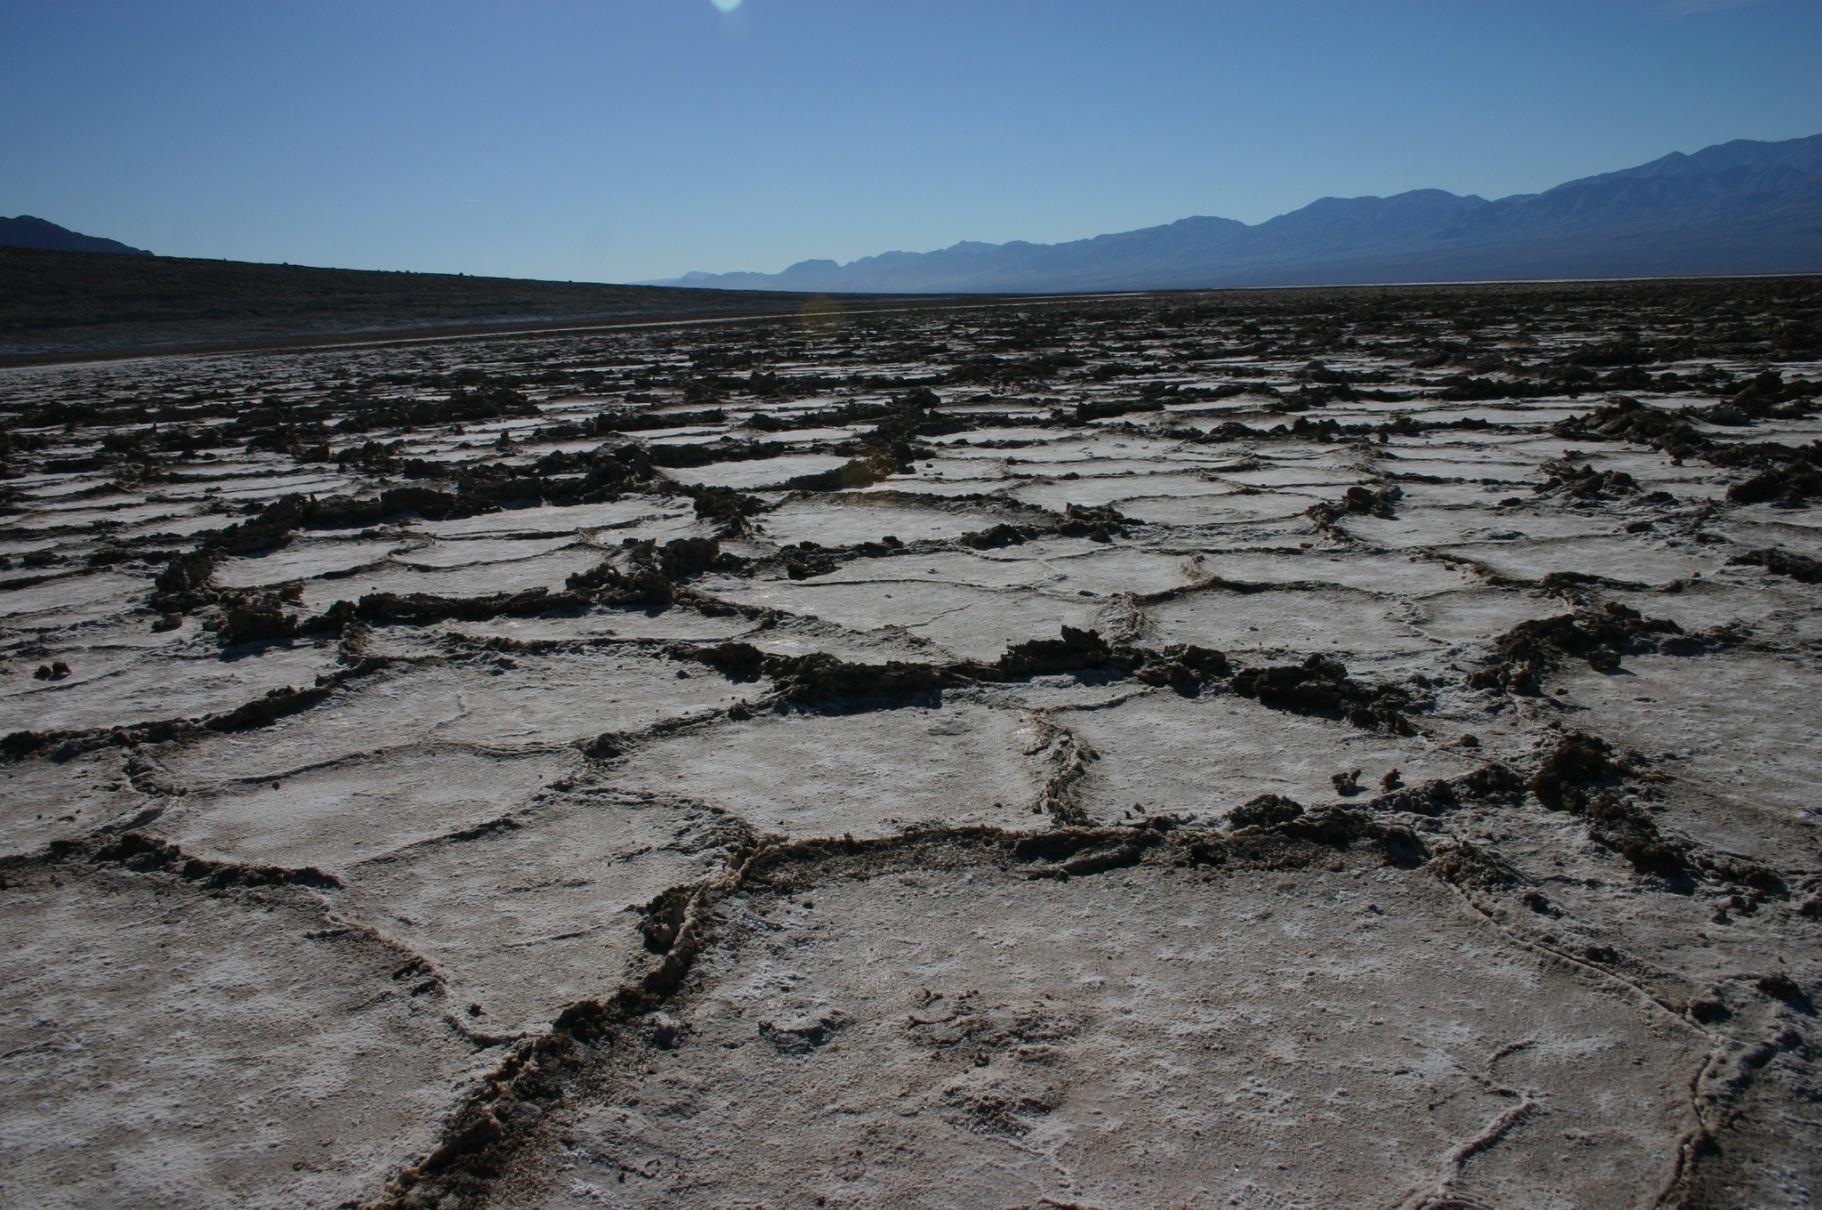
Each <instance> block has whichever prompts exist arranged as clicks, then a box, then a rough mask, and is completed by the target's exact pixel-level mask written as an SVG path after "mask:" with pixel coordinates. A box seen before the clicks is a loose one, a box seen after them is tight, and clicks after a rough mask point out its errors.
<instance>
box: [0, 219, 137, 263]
mask: <svg viewBox="0 0 1822 1210" xmlns="http://www.w3.org/2000/svg"><path fill="white" fill-rule="evenodd" d="M0 244H5V245H7V246H8V247H12V248H49V249H51V250H52V251H54V252H121V253H127V254H129V255H131V256H150V255H152V254H151V253H150V252H147V251H146V250H145V249H144V248H130V247H128V246H127V245H125V244H123V243H121V242H120V241H119V240H117V239H103V238H101V237H100V236H99V235H83V234H82V233H80V232H77V231H71V230H70V229H69V228H68V227H59V226H58V225H57V224H56V223H53V222H49V221H47V220H45V219H41V218H33V217H32V216H31V215H29V214H21V215H20V216H19V217H18V218H0Z"/></svg>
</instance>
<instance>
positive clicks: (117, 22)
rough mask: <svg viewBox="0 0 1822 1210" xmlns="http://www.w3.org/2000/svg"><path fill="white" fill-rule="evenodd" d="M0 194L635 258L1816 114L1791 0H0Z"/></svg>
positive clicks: (951, 232)
mask: <svg viewBox="0 0 1822 1210" xmlns="http://www.w3.org/2000/svg"><path fill="white" fill-rule="evenodd" d="M0 31H3V32H0V131H3V132H4V133H3V134H0V214H22V213H23V214H36V215H38V216H40V217H42V218H47V219H50V220H51V221H53V222H58V223H62V224H63V225H65V226H67V227H72V228H75V229H76V230H79V231H84V232H87V233H90V234H94V235H105V236H109V237H112V238H115V239H121V240H125V241H126V242H128V243H130V244H135V245H138V246H141V247H147V248H151V249H152V250H154V251H156V252H161V253H166V254H170V255H182V256H216V257H229V258H233V259H238V260H262V261H289V262H292V263H294V264H317V265H338V266H349V267H357V268H383V269H427V270H445V271H452V272H454V271H461V272H468V273H483V274H504V275H514V276H529V277H548V278H565V279H569V278H573V279H576V280H595V281H630V280H639V279H645V278H654V277H665V276H673V275H676V274H679V273H682V272H684V271H685V270H689V269H708V270H715V271H724V270H731V269H758V270H767V271H771V270H777V269H781V268H783V267H784V266H785V265H787V264H789V263H790V262H792V261H795V260H799V259H802V258H805V257H811V256H827V257H833V258H835V259H837V260H843V261H845V260H851V259H853V258H855V257H858V256H863V255H867V254H869V253H874V252H882V251H886V250H888V249H895V248H896V249H906V250H913V251H924V250H928V249H931V248H938V247H942V246H945V245H947V244H951V243H954V242H955V241H957V240H961V239H980V240H988V241H994V242H998V241H1003V240H1009V239H1030V240H1037V241H1042V242H1051V241H1055V240H1062V239H1074V238H1079V237H1082V236H1087V235H1094V234H1098V233H1101V232H1107V231H1122V230H1129V229H1131V228H1134V227H1142V226H1149V225H1152V224H1155V223H1162V222H1169V221H1171V220H1174V219H1178V218H1183V217H1185V216H1188V215H1192V214H1214V215H1222V216H1225V217H1229V218H1238V219H1241V220H1244V221H1246V222H1257V221H1260V220H1262V219H1265V218H1268V217H1270V216H1271V215H1273V214H1277V213H1280V212H1282V211H1285V210H1290V209H1294V208H1296V207H1298V206H1301V205H1303V204H1305V203H1306V202H1309V201H1311V200H1313V199H1315V198H1317V197H1320V196H1323V195H1325V194H1332V195H1342V196H1353V195H1359V194H1386V193H1396V192H1399V191H1402V190H1405V189H1412V188H1420V187H1431V186H1434V187H1440V188H1444V189H1449V190H1453V191H1455V192H1458V193H1479V194H1481V195H1483V196H1487V197H1497V196H1501V195H1504V194H1508V193H1518V192H1532V191H1536V190H1538V189H1542V188H1546V187H1548V186H1550V185H1553V184H1556V183H1558V182H1560V181H1563V180H1567V179H1570V178H1573V177H1577V176H1585V175H1588V174H1590V173H1595V172H1602V171H1607V170H1610V169H1614V168H1620V167H1625V166H1628V165H1631V164H1635V163H1640V162H1643V161H1645V160H1649V159H1654V158H1656V157H1657V156H1659V155H1662V154H1664V153H1666V152H1669V151H1673V150H1678V151H1695V150H1697V149H1699V148H1701V147H1704V146H1707V145H1708V144H1711V143H1717V142H1724V141H1726V140H1728V139H1733V138H1758V139H1786V138H1795V137H1799V136H1803V135H1809V134H1816V133H1822V69H1819V68H1818V63H1822V2H1818V0H1744V2H1743V0H1573V2H1558V0H1245V2H1240V0H1175V2H1166V0H1049V2H1047V3H1040V2H1037V0H738V2H737V0H578V2H575V3H557V2H539V0H519V2H518V3H512V4H508V3H504V2H501V3H482V2H479V0H434V2H433V0H360V2H350V0H292V2H290V3H278V2H277V0H223V2H220V3H213V2H210V3H204V2H197V0H130V2H126V3H113V2H101V0H0Z"/></svg>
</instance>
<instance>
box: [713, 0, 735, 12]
mask: <svg viewBox="0 0 1822 1210" xmlns="http://www.w3.org/2000/svg"><path fill="white" fill-rule="evenodd" d="M709 3H710V4H713V5H714V6H715V7H716V8H718V9H720V10H721V11H722V12H724V13H731V12H733V11H734V10H735V9H737V8H739V7H740V3H741V0H709Z"/></svg>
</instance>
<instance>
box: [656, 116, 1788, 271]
mask: <svg viewBox="0 0 1822 1210" xmlns="http://www.w3.org/2000/svg"><path fill="white" fill-rule="evenodd" d="M1815 271H1822V135H1814V136H1811V137H1810V138H1806V139H1791V140H1788V141H1786V142H1781V143H1761V142H1754V141H1751V140H1748V139H1740V140H1736V141H1735V142H1731V143H1722V144H1720V145H1718V146H1715V147H1709V148H1707V149H1705V150H1703V151H1698V152H1696V153H1695V154H1694V155H1684V154H1682V153H1681V152H1674V153H1672V154H1670V155H1667V156H1664V157H1663V158H1662V159H1658V160H1653V161H1651V162H1650V163H1649V164H1641V165H1639V166H1637V167H1636V168H1626V169H1622V170H1620V171H1618V172H1609V173H1604V174H1602V175H1600V176H1591V177H1584V178H1582V179H1581V180H1576V181H1568V182H1566V183H1564V184H1561V185H1558V186H1556V187H1555V188H1554V189H1550V190H1547V191H1546V192H1543V193H1527V194H1517V195H1514V196H1512V197H1506V198H1499V199H1498V200H1495V201H1488V200H1487V199H1485V198H1482V197H1475V196H1468V197H1457V196H1456V195H1455V194H1452V193H1447V192H1445V191H1443V190H1440V189H1418V190H1414V191H1412V192H1410V193H1401V194H1398V195H1397V196H1395V197H1384V198H1381V197H1356V198H1334V197H1327V198H1323V199H1321V200H1320V201H1315V202H1311V203H1310V204H1309V205H1307V206H1305V207H1303V208H1302V209H1301V210H1294V211H1292V212H1291V213H1289V214H1281V215H1279V216H1278V217H1277V218H1273V219H1268V220H1267V221H1265V222H1263V223H1259V224H1257V225H1255V226H1248V225H1246V224H1244V223H1238V222H1235V221H1234V220H1232V219H1224V218H1186V219H1181V220H1179V221H1177V222H1174V223H1170V224H1168V225H1166V226H1162V227H1146V228H1143V229H1141V230H1138V231H1125V232H1121V233H1119V234H1117V235H1097V236H1095V237H1094V238H1093V239H1084V240H1075V241H1072V242H1070V243H1064V244H1030V243H1024V242H1019V241H1015V242H1013V243H1009V244H982V243H972V242H964V243H960V244H956V245H955V246H953V247H950V248H944V249H942V250H941V251H937V252H922V253H918V252H886V253H883V254H881V255H879V256H868V257H863V258H862V259H860V260H857V261H853V262H851V263H849V264H846V265H838V264H836V263H835V262H834V261H831V260H807V261H800V262H799V263H797V264H795V265H792V266H791V267H790V268H788V269H786V270H784V272H782V273H700V272H699V273H690V274H686V275H685V276H683V277H681V278H674V279H670V280H668V281H664V282H659V283H653V284H659V285H675V286H711V287H715V288H718V289H763V290H807V291H830V292H837V291H841V292H848V291H853V292H870V291H887V292H893V293H904V292H917V291H940V292H945V293H951V292H971V291H980V292H1000V291H1007V292H1011V291H1068V290H1135V289H1170V288H1189V287H1197V286H1273V285H1310V284H1324V283H1345V282H1400V281H1404V282H1409V281H1457V280H1462V281H1476V280H1479V281H1484V280H1497V279H1504V278H1539V277H1630V276H1661V275H1675V274H1710V273H1796V272H1815Z"/></svg>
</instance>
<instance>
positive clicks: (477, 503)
mask: <svg viewBox="0 0 1822 1210" xmlns="http://www.w3.org/2000/svg"><path fill="white" fill-rule="evenodd" d="M1818 315H1822V287H1818V286H1817V285H1816V284H1815V283H1814V282H1811V281H1797V280H1791V281H1778V280H1753V281H1746V280H1742V281H1708V282H1691V283H1678V284H1673V285H1661V284H1660V285H1643V284H1640V285H1627V284H1608V285H1598V284H1588V285H1560V286H1530V287H1492V286H1490V287H1462V288H1409V289H1381V288H1374V289H1361V290H1308V291H1274V292H1267V293H1257V294H1243V293H1227V294H1208V295H1178V296H1169V297H1139V296H1135V297H1130V298H1120V299H1106V300H1075V301H1059V300H1033V301H1031V302H1029V303H1012V304H1006V305H1000V306H993V307H984V308H977V309H970V310H957V311H943V310H939V309H925V310H917V311H906V312H902V313H896V314H894V313H884V312H882V313H877V314H866V315H850V316H848V317H847V318H846V319H845V320H843V321H840V322H834V321H830V320H828V319H826V317H819V318H818V319H817V320H816V322H815V323H814V324H811V325H806V324H804V323H802V322H800V321H798V320H797V319H794V318H788V317H786V318H773V319H756V320H753V321H750V322H744V323H732V324H717V325H714V326H706V325H705V326H702V327H697V328H664V329H658V328H654V329H629V330H624V331H617V332H605V331H597V332H581V333H567V334H546V335H519V336H510V337H508V336H494V337H484V338H474V339H465V340H458V341H446V342H440V343H434V344H424V345H416V346H389V347H365V348H361V347H351V348H342V349H327V350H316V351H293V352H263V353H238V354H217V355H209V356H192V357H167V358H155V359H142V360H137V361H132V362H122V363H118V364H110V363H106V362H94V363H89V364H84V365H80V366H65V367H39V368H13V369H6V370H0V456H3V457H4V471H3V472H0V735H3V736H4V738H3V739H0V837H3V847H0V853H3V854H4V856H0V908H3V909H4V910H3V911H0V930H4V933H3V935H4V938H5V940H6V945H5V947H4V950H5V959H4V964H5V976H6V979H7V985H8V987H9V988H10V989H11V990H12V994H11V995H9V996H8V997H7V998H6V1001H5V1003H4V1005H0V1077H4V1078H5V1079H6V1080H7V1082H8V1086H9V1087H10V1088H12V1089H13V1090H14V1091H15V1095H14V1096H12V1097H10V1098H8V1099H7V1101H6V1103H5V1105H4V1107H3V1108H0V1203H4V1204H7V1205H22V1206H23V1205H72V1206H73V1205H84V1206H89V1205H121V1206H126V1205H133V1206H186V1207H187V1206H215V1205H219V1206H238V1205H270V1206H339V1205H368V1206H376V1207H379V1206H385V1207H406V1206H451V1207H455V1206H498V1207H546V1206H640V1205H659V1204H665V1205H683V1204H692V1205H695V1204H700V1205H718V1206H736V1205H739V1206H750V1205H768V1206H788V1205H827V1206H886V1205H893V1206H899V1205H918V1206H957V1207H961V1206H979V1205H1001V1206H1012V1205H1017V1206H1052V1207H1056V1206H1078V1207H1086V1206H1100V1207H1113V1206H1122V1207H1123V1206H1158V1205H1182V1206H1198V1207H1200V1206H1228V1205H1242V1206H1327V1205H1343V1204H1347V1205H1355V1204H1384V1205H1396V1206H1405V1207H1444V1206H1456V1207H1470V1206H1472V1207H1493V1206H1500V1207H1506V1206H1510V1207H1539V1206H1551V1207H1569V1206H1588V1207H1606V1206H1686V1207H1706V1206H1731V1205H1754V1206H1790V1207H1798V1206H1809V1205H1811V1204H1812V1203H1813V1197H1814V1191H1815V1190H1816V1189H1817V1188H1818V1187H1819V1185H1822V1159H1819V1158H1818V1157H1822V1114H1819V1113H1818V1111H1817V1108H1816V1106H1817V1104H1818V1101H1817V1097H1816V1093H1815V1090H1816V1088H1817V1087H1818V1086H1819V1080H1822V1070H1819V1069H1818V1066H1817V1059H1816V1056H1817V1054H1818V1047H1822V1031H1819V1030H1818V1027H1817V1024H1816V1016H1815V1007H1814V1001H1815V999H1816V998H1817V997H1818V996H1822V946H1818V941H1822V932H1819V930H1822V846H1819V843H1818V842H1819V840H1822V831H1819V830H1822V809H1819V807H1818V801H1817V798H1816V786H1817V785H1818V782H1819V780H1822V750H1819V749H1818V746H1817V745H1816V743H1815V733H1816V724H1817V719H1818V715H1817V710H1816V704H1815V703H1816V702H1817V700H1818V691H1819V690H1822V660H1819V659H1818V657H1819V656H1822V595H1819V594H1822V566H1818V563H1817V559H1818V557H1822V541H1819V540H1818V537H1817V535H1818V534H1822V446H1819V445H1818V444H1817V442H1816V433H1817V432H1818V431H1822V430H1819V429H1818V417H1822V328H1818V322H1817V317H1818ZM1521 329H1522V332H1523V335H1524V339H1523V340H1519V339H1516V338H1515V335H1514V334H1515V333H1516V332H1518V331H1520V330H1521ZM1641 332H1645V333H1649V335H1640V333H1641ZM1103 371H1105V372H1103Z"/></svg>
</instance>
